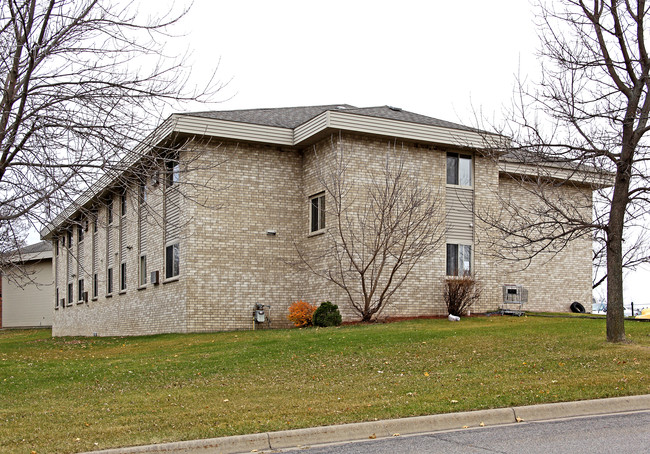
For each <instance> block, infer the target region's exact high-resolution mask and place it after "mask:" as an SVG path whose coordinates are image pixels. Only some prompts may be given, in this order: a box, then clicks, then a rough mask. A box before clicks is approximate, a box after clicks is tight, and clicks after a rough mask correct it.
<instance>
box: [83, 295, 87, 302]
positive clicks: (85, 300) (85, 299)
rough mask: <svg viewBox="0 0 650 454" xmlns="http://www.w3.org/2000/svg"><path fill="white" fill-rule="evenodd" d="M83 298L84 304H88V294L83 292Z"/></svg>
mask: <svg viewBox="0 0 650 454" xmlns="http://www.w3.org/2000/svg"><path fill="white" fill-rule="evenodd" d="M83 297H84V298H83V300H84V303H87V302H88V292H84V294H83Z"/></svg>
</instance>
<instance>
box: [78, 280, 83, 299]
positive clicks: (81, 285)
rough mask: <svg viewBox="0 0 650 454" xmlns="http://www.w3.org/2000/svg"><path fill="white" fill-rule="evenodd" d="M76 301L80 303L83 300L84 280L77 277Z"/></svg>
mask: <svg viewBox="0 0 650 454" xmlns="http://www.w3.org/2000/svg"><path fill="white" fill-rule="evenodd" d="M77 301H78V302H80V303H83V302H84V280H83V279H79V282H78V283H77Z"/></svg>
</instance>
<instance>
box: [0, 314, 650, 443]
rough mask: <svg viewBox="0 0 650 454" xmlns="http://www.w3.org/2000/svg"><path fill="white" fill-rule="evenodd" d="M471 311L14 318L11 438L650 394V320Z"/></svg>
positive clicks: (262, 424) (94, 436) (2, 378)
mask: <svg viewBox="0 0 650 454" xmlns="http://www.w3.org/2000/svg"><path fill="white" fill-rule="evenodd" d="M626 330H627V333H628V335H629V338H630V340H631V342H630V343H629V344H624V345H612V344H608V343H606V342H605V322H604V320H594V319H580V318H544V317H473V318H464V319H463V320H461V322H459V323H450V322H448V321H447V320H417V321H407V322H400V323H391V324H376V325H362V326H347V327H340V328H327V329H302V330H298V329H294V330H275V331H246V332H233V333H213V334H188V335H159V336H148V337H129V338H57V339H52V338H51V337H50V331H46V330H35V331H5V332H0V451H2V452H30V451H35V452H37V453H45V452H76V451H83V450H92V449H104V448H109V447H117V446H128V445H138V444H148V443H158V442H165V441H179V440H189V439H195V438H209V437H219V436H225V435H235V434H244V433H251V432H263V431H274V430H281V429H288V428H298V427H307V426H316V425H323V424H333V423H345V422H353V421H367V420H373V419H375V418H377V419H383V418H396V417H404V416H413V415H423V414H432V413H443V412H453V411H461V410H475V409H482V408H494V407H505V406H514V405H526V404H533V403H539V402H557V401H569V400H578V399H590V398H596V397H610V396H624V395H632V394H647V393H650V367H649V365H650V323H642V322H633V321H628V322H626Z"/></svg>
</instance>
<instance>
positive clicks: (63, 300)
mask: <svg viewBox="0 0 650 454" xmlns="http://www.w3.org/2000/svg"><path fill="white" fill-rule="evenodd" d="M61 307H65V298H61Z"/></svg>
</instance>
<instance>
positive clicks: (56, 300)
mask: <svg viewBox="0 0 650 454" xmlns="http://www.w3.org/2000/svg"><path fill="white" fill-rule="evenodd" d="M57 241H58V240H57ZM58 308H59V289H58V288H57V289H56V291H55V293H54V309H58Z"/></svg>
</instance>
